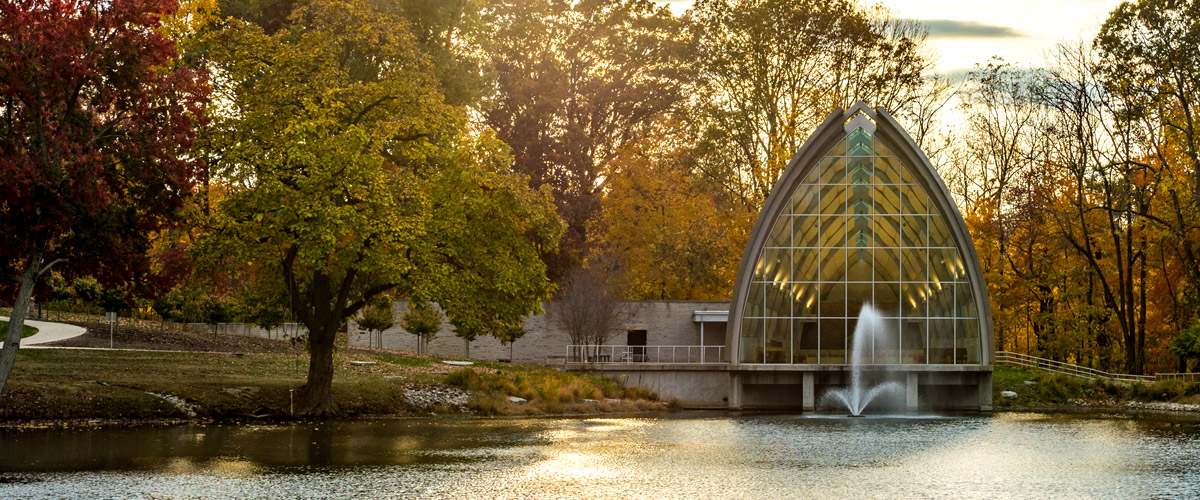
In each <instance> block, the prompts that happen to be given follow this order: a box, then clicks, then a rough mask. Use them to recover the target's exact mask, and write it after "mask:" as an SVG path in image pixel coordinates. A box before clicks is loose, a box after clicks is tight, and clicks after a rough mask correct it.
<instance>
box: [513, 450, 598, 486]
mask: <svg viewBox="0 0 1200 500" xmlns="http://www.w3.org/2000/svg"><path fill="white" fill-rule="evenodd" d="M607 458H608V457H606V456H604V455H598V454H594V453H587V452H574V451H558V452H552V453H550V454H549V456H548V457H546V458H544V459H542V460H540V461H538V462H537V463H535V464H533V465H530V466H529V467H526V468H525V470H524V471H522V472H521V473H519V475H521V476H524V477H525V478H526V479H527V480H530V479H531V480H539V479H545V478H553V479H554V480H556V481H562V480H568V481H595V480H598V479H611V478H613V477H616V476H618V475H619V474H618V473H617V472H616V471H615V470H613V469H612V468H611V467H608V466H607V465H606V462H608V460H607Z"/></svg>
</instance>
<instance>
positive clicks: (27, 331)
mask: <svg viewBox="0 0 1200 500" xmlns="http://www.w3.org/2000/svg"><path fill="white" fill-rule="evenodd" d="M37 332H38V329H37V328H34V327H32V326H29V325H21V338H25V337H28V336H30V335H33V334H35V333H37ZM6 334H8V322H7V321H3V320H0V338H3V336H4V335H6Z"/></svg>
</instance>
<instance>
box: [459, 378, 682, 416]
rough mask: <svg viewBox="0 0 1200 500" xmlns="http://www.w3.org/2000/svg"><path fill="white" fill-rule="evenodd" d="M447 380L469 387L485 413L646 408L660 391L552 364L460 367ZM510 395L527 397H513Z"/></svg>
mask: <svg viewBox="0 0 1200 500" xmlns="http://www.w3.org/2000/svg"><path fill="white" fill-rule="evenodd" d="M445 382H446V383H448V384H450V385H454V386H457V387H460V388H462V389H464V390H467V391H469V392H471V394H472V396H471V403H470V407H471V409H473V410H475V411H476V412H478V413H481V414H484V415H539V414H547V413H599V412H610V411H646V410H652V409H661V407H662V404H661V403H658V402H657V401H658V395H657V394H655V393H654V392H651V391H650V390H649V389H645V388H642V387H636V386H626V385H625V384H624V383H622V382H619V381H617V380H613V379H609V378H604V377H597V376H594V375H590V374H579V373H568V372H561V371H558V370H554V369H550V368H541V367H527V368H516V367H514V369H513V370H511V371H497V370H489V371H481V370H479V369H476V368H473V367H472V368H462V369H459V370H456V371H454V372H451V373H450V374H449V375H447V376H446V379H445ZM510 396H516V397H518V398H522V399H525V400H526V401H527V402H526V403H514V402H512V401H511V400H510V399H509V397H510Z"/></svg>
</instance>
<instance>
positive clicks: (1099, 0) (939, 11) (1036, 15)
mask: <svg viewBox="0 0 1200 500" xmlns="http://www.w3.org/2000/svg"><path fill="white" fill-rule="evenodd" d="M659 3H667V4H669V5H670V7H671V10H672V11H673V12H675V13H676V14H682V13H683V12H685V11H687V9H689V8H691V6H692V0H660V2H659ZM868 3H869V2H868ZM879 3H880V4H882V5H883V6H884V7H886V8H888V9H890V10H891V11H892V15H893V16H894V17H897V18H907V19H917V20H920V21H922V22H925V23H926V25H927V26H929V28H930V35H929V44H930V46H931V47H932V48H933V49H934V50H935V51H936V52H937V54H938V62H937V69H938V71H939V72H941V73H943V74H946V75H948V76H952V77H954V76H960V75H962V74H963V73H965V72H966V71H967V70H970V69H971V68H972V67H973V66H974V65H975V64H977V63H979V64H984V63H986V62H987V61H988V59H989V58H990V57H992V56H993V55H996V56H1000V57H1003V58H1004V59H1005V60H1006V61H1009V62H1013V63H1017V64H1020V65H1025V66H1041V65H1043V64H1044V62H1045V60H1046V55H1047V54H1048V53H1049V52H1050V51H1052V50H1053V49H1054V47H1055V45H1057V44H1059V43H1062V42H1071V41H1075V40H1079V39H1081V38H1083V39H1089V40H1090V39H1091V38H1092V37H1093V36H1094V35H1095V34H1096V32H1098V31H1099V30H1100V25H1101V24H1102V23H1103V22H1104V20H1105V19H1107V18H1108V13H1109V12H1111V11H1112V10H1113V9H1114V8H1116V6H1117V5H1119V4H1120V3H1121V2H1120V1H1119V0H1092V1H1087V0H1045V1H1039V0H1011V1H994V0H986V1H975V2H971V1H965V2H964V1H962V0H953V1H951V0H888V1H883V2H879Z"/></svg>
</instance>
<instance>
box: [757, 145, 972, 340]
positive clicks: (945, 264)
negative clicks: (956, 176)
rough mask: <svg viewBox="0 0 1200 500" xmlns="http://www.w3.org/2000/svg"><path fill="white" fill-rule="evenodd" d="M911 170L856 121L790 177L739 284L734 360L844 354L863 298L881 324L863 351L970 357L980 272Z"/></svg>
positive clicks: (948, 221)
mask: <svg viewBox="0 0 1200 500" xmlns="http://www.w3.org/2000/svg"><path fill="white" fill-rule="evenodd" d="M912 172H913V171H912V167H911V166H910V165H905V164H904V163H903V162H901V161H900V160H899V159H898V158H897V157H896V156H893V155H892V154H891V152H890V151H889V150H888V149H887V148H886V147H885V146H884V145H883V144H881V143H880V141H879V140H878V139H877V138H876V137H874V136H873V134H872V133H871V132H869V131H868V130H866V129H864V128H861V127H860V128H856V129H854V130H852V131H850V132H849V133H848V134H846V137H845V138H844V139H843V140H842V141H841V142H840V143H839V144H838V145H837V146H835V147H834V148H833V149H832V150H831V151H829V152H828V153H827V154H826V156H825V157H824V158H822V159H821V160H820V161H819V164H818V165H816V166H815V168H810V169H809V171H808V174H807V175H806V176H804V178H803V179H802V180H801V181H800V182H799V183H798V184H796V185H794V186H792V189H793V191H792V192H791V193H790V199H791V203H790V204H788V206H787V208H785V209H784V210H783V212H782V213H781V214H780V215H779V216H778V217H777V218H776V219H775V221H774V224H773V225H770V226H769V227H770V228H771V230H770V234H769V236H768V238H767V241H766V244H765V245H764V246H763V248H762V250H761V252H760V253H759V254H758V255H757V260H756V262H755V265H754V267H753V276H752V277H751V280H750V285H749V288H748V289H747V290H746V293H745V294H744V297H745V304H744V307H743V309H742V310H743V314H742V318H743V319H742V325H741V335H740V343H739V345H738V348H739V354H738V357H739V360H740V362H741V363H777V364H846V363H848V361H849V356H850V354H849V352H850V349H851V345H852V342H853V335H854V331H855V327H856V326H857V325H856V320H857V317H858V315H859V311H860V309H861V307H862V305H863V304H864V303H870V304H872V305H873V306H874V307H875V308H876V309H877V310H878V311H879V313H880V315H881V316H882V317H883V318H884V319H883V324H884V327H883V329H882V331H881V332H878V333H877V334H876V336H875V338H876V340H875V341H873V343H872V347H871V349H869V351H870V353H869V354H868V357H867V359H864V360H863V362H866V363H875V364H978V363H980V357H981V352H982V347H981V345H980V331H981V329H980V321H979V313H978V311H977V307H976V303H975V300H974V295H973V293H972V286H974V285H982V283H971V282H970V279H969V277H968V275H967V273H966V272H965V270H964V261H963V253H962V252H961V251H960V250H959V249H958V248H957V247H956V245H955V242H954V238H953V236H952V234H951V232H950V224H952V223H955V222H954V221H955V220H956V219H957V217H958V216H957V214H953V213H952V214H949V215H947V214H943V213H942V212H941V210H939V209H938V207H937V206H936V205H937V203H936V200H933V201H932V202H931V200H930V195H929V191H928V190H927V189H925V188H924V187H923V186H922V185H920V184H919V183H918V180H917V179H918V177H917V176H914V175H913V173H912ZM948 217H953V218H954V219H949V218H948Z"/></svg>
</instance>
